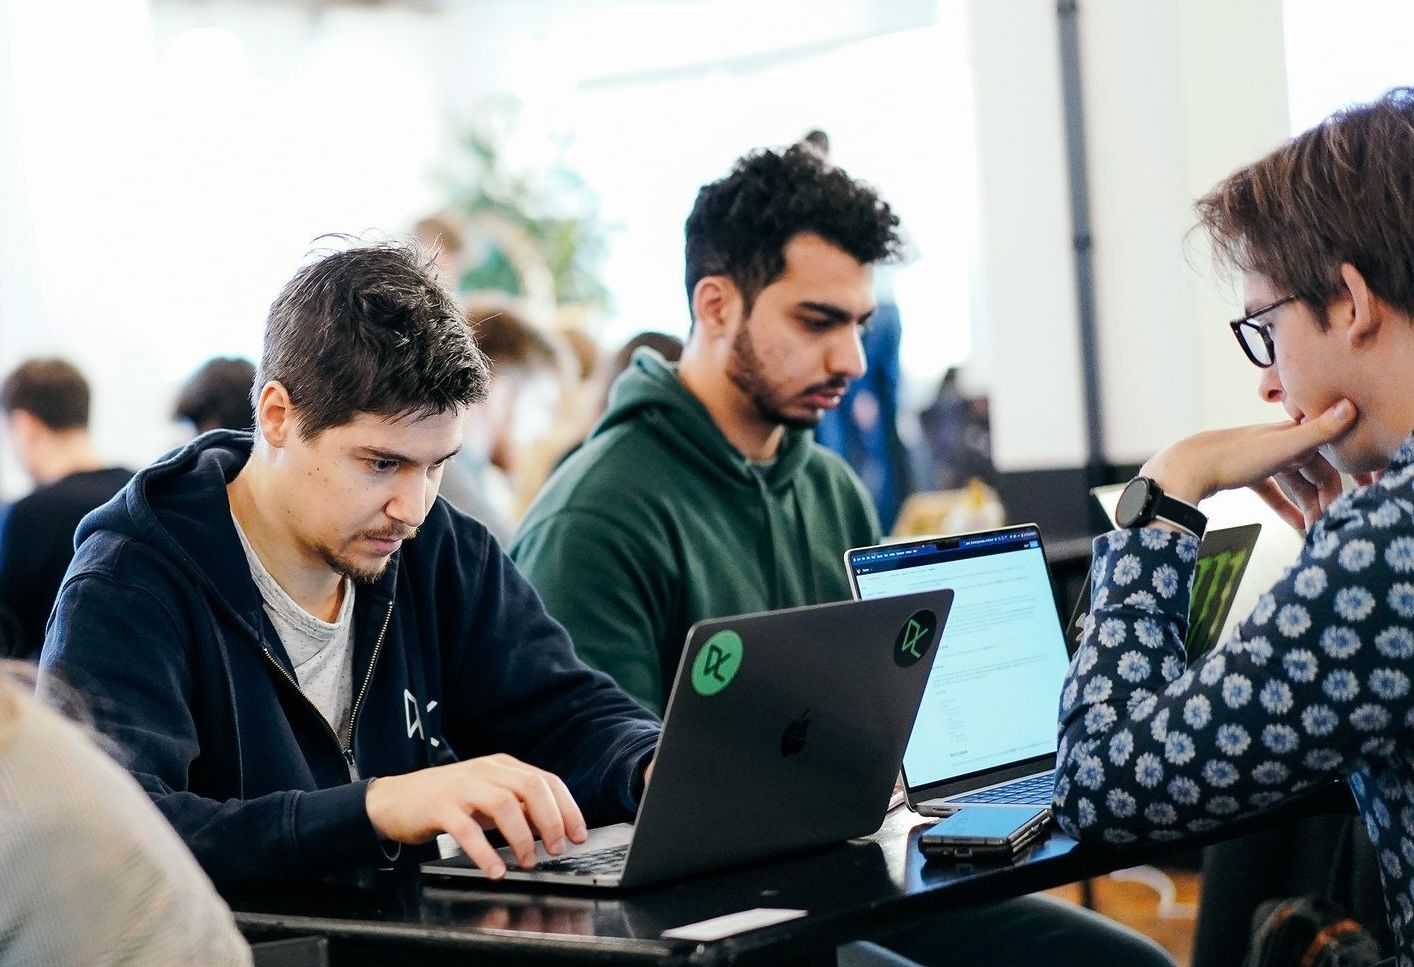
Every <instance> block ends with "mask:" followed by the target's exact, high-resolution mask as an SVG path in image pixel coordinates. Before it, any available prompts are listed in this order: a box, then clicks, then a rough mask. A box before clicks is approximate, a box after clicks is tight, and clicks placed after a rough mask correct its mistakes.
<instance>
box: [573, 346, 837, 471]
mask: <svg viewBox="0 0 1414 967" xmlns="http://www.w3.org/2000/svg"><path fill="white" fill-rule="evenodd" d="M629 422H637V423H640V425H644V426H647V427H650V428H653V427H657V428H658V429H659V436H660V437H661V438H662V439H663V440H664V441H665V442H666V443H667V445H668V446H669V447H670V448H671V449H672V450H673V451H674V452H675V455H676V456H677V457H678V458H679V459H681V460H682V461H683V462H685V463H688V464H690V465H691V466H692V467H693V468H694V469H696V470H697V471H698V472H700V473H702V474H704V475H707V476H710V477H713V478H717V479H719V480H722V481H724V482H728V483H732V484H735V485H737V486H740V487H742V488H745V489H749V490H753V491H754V490H756V489H757V488H758V487H759V486H760V483H759V482H758V481H764V483H765V486H766V489H767V490H769V491H771V492H773V493H779V492H780V491H782V490H784V489H786V488H787V487H789V486H790V484H791V481H792V479H793V478H794V476H795V474H796V472H797V471H798V470H800V468H801V467H802V466H803V465H804V464H805V462H806V461H807V460H808V459H809V458H810V453H811V448H812V447H814V445H815V443H814V439H813V437H812V434H811V432H810V431H809V430H795V429H787V430H786V432H785V435H784V436H783V437H782V439H781V446H780V449H779V450H778V451H777V452H776V459H775V460H773V461H772V462H771V464H770V465H769V466H760V465H753V464H752V463H751V461H749V460H748V459H747V458H746V457H745V456H744V455H743V454H742V453H741V451H740V450H738V449H737V448H736V447H734V446H732V444H731V443H730V441H728V440H727V438H726V437H725V436H724V435H723V434H722V431H721V430H720V429H718V427H717V424H716V423H714V422H713V421H712V416H711V414H710V413H708V412H707V408H706V407H705V406H703V405H702V402H701V401H700V400H699V399H698V398H697V397H696V396H694V395H692V392H691V391H690V390H689V389H688V388H687V387H686V386H684V385H683V383H682V380H680V379H678V370H677V367H676V366H674V365H672V364H670V363H668V362H667V361H666V360H664V359H663V357H662V356H661V355H659V354H658V353H657V352H654V351H653V350H652V349H649V348H647V347H644V348H640V349H638V350H637V351H636V352H635V353H634V354H633V359H632V360H631V361H630V363H629V366H628V369H626V370H624V372H623V374H622V375H620V376H619V378H618V379H616V380H615V381H614V385H613V388H612V389H611V390H610V392H609V407H608V410H607V411H606V412H605V413H604V416H603V417H602V418H601V419H600V421H599V423H598V425H597V426H595V427H594V431H593V432H592V433H591V434H590V439H593V438H594V437H597V436H600V435H602V434H605V433H608V432H609V431H610V430H612V429H613V428H614V427H617V426H619V425H620V424H623V423H629Z"/></svg>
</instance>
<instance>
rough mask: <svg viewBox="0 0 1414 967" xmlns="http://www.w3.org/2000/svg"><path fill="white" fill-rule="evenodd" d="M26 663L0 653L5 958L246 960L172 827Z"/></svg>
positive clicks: (0, 917)
mask: <svg viewBox="0 0 1414 967" xmlns="http://www.w3.org/2000/svg"><path fill="white" fill-rule="evenodd" d="M23 674H24V671H23V670H22V669H11V668H7V667H6V666H5V665H4V664H0V870H4V871H5V872H4V880H5V889H4V890H3V891H0V963H4V964H115V965H132V967H146V965H155V967H164V965H170V967H178V965H187V964H193V965H211V967H218V965H220V967H227V965H230V967H236V965H242V964H249V963H250V962H251V952H250V948H249V947H247V946H246V942H245V941H244V940H243V939H242V938H241V935H240V933H239V932H238V931H237V930H236V925H235V922H234V921H233V920H232V918H231V911H230V910H229V909H227V908H226V905H225V903H223V902H222V900H221V898H220V897H218V896H217V895H216V891H215V889H214V888H213V887H212V884H211V881H210V880H209V879H207V877H206V876H205V874H203V873H202V872H201V868H200V867H198V866H197V864H196V861H195V860H193V859H192V855H191V853H189V852H188V851H187V848H186V847H185V846H183V845H182V841H181V839H180V838H179V837H178V836H177V834H176V833H175V832H174V831H173V830H172V827H171V826H169V825H168V824H167V821H166V820H165V819H163V818H162V815H161V814H160V813H158V811H157V810H156V809H154V808H153V806H152V803H151V802H150V801H149V800H148V798H147V796H146V795H144V794H143V791H142V789H140V788H139V787H138V785H137V783H135V782H134V781H133V778H132V776H130V775H128V774H127V773H126V772H125V771H124V770H123V769H122V767H121V766H119V765H118V764H117V763H115V762H113V761H112V760H111V759H110V758H109V757H108V756H107V755H105V754H104V753H103V752H102V751H101V750H100V749H99V748H97V747H96V746H95V744H94V742H93V738H92V736H90V735H89V734H87V733H85V731H84V730H83V729H82V728H81V727H80V726H78V725H76V724H74V723H73V722H71V721H69V720H68V719H66V718H64V717H63V716H61V715H60V714H59V713H58V712H57V711H55V710H53V709H51V708H47V707H46V706H44V705H43V704H41V703H40V702H39V701H37V700H36V699H35V698H34V697H33V696H32V695H31V694H30V692H31V691H32V685H31V683H30V682H29V681H27V680H25V679H24V678H23V677H22V676H23Z"/></svg>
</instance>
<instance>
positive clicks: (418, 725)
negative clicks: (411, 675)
mask: <svg viewBox="0 0 1414 967" xmlns="http://www.w3.org/2000/svg"><path fill="white" fill-rule="evenodd" d="M436 707H437V702H436V700H435V699H434V700H433V701H431V702H428V703H427V711H429V712H430V711H432V710H433V709H434V708H436ZM403 713H404V714H405V715H406V716H407V723H408V738H409V739H410V738H412V737H413V736H414V735H418V736H420V737H422V738H423V739H426V740H427V741H428V742H431V743H432V748H434V749H435V748H438V747H439V746H441V744H442V743H441V742H439V741H438V740H437V739H436V738H431V739H428V738H427V733H425V732H423V731H422V713H421V712H419V711H418V709H417V696H415V695H413V693H412V692H410V691H408V690H407V689H406V688H405V689H403Z"/></svg>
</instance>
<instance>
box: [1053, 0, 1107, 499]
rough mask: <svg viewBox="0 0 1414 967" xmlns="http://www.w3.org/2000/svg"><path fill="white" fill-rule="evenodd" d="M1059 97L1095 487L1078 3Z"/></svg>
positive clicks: (1102, 462)
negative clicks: (1060, 100)
mask: <svg viewBox="0 0 1414 967" xmlns="http://www.w3.org/2000/svg"><path fill="white" fill-rule="evenodd" d="M1056 13H1057V16H1058V21H1059V26H1060V62H1061V96H1062V98H1063V104H1064V110H1065V155H1066V173H1067V177H1068V181H1069V183H1070V221H1071V232H1072V235H1071V249H1072V251H1073V253H1074V256H1075V302H1076V309H1077V310H1078V315H1079V321H1080V365H1081V374H1080V375H1081V380H1082V381H1083V384H1084V386H1085V443H1086V460H1085V469H1086V476H1087V477H1088V478H1089V485H1090V486H1092V487H1094V486H1098V485H1099V484H1102V483H1108V482H1109V480H1108V473H1109V464H1108V461H1106V459H1105V432H1104V431H1105V426H1104V411H1103V409H1102V407H1101V401H1100V345H1099V338H1098V334H1097V332H1096V329H1095V268H1094V261H1093V256H1094V246H1093V244H1092V240H1091V235H1090V188H1089V165H1088V162H1087V161H1086V158H1085V108H1084V97H1083V96H1082V90H1081V84H1080V10H1079V3H1078V0H1059V2H1058V3H1057V4H1056Z"/></svg>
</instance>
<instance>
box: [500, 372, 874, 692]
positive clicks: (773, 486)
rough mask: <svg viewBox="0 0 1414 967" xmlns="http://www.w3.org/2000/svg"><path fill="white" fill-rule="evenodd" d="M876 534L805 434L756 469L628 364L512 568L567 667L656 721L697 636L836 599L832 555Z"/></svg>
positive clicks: (538, 504) (853, 482)
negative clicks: (552, 627) (718, 622)
mask: <svg viewBox="0 0 1414 967" xmlns="http://www.w3.org/2000/svg"><path fill="white" fill-rule="evenodd" d="M878 533H879V525H878V522H877V521H876V519H875V516H874V511H873V508H872V507H871V506H870V504H869V501H868V498H867V497H866V496H865V493H864V490H863V488H862V487H861V486H860V484H859V481H858V480H857V479H856V478H855V476H854V474H853V473H852V472H851V471H850V469H849V467H847V466H846V465H845V463H844V461H842V460H840V459H839V458H838V457H837V456H835V455H834V454H833V453H830V452H829V451H827V450H825V449H824V448H822V447H820V446H819V445H818V444H816V443H815V441H814V439H813V438H812V436H811V433H810V431H808V430H787V431H786V434H785V437H784V439H783V440H782V441H781V447H780V450H779V452H778V453H777V456H776V459H775V461H774V462H773V463H771V464H770V465H769V466H763V465H760V464H753V463H751V462H750V461H748V460H747V459H746V458H745V457H744V456H742V454H741V453H740V452H739V451H738V450H737V449H736V448H735V447H733V446H732V445H731V444H730V443H728V442H727V438H726V437H725V436H723V435H722V431H721V430H719V429H718V428H717V425H716V424H715V423H714V422H712V417H711V416H710V415H709V414H708V412H707V409H706V408H705V407H704V406H703V405H702V404H701V403H700V402H699V401H698V399H697V398H696V397H695V396H693V395H692V393H691V392H689V391H688V389H687V388H686V387H685V386H683V384H682V383H681V382H680V381H679V380H678V378H677V372H676V370H675V369H674V368H672V367H670V366H669V365H668V364H667V363H665V362H664V361H663V358H662V357H661V356H659V355H657V354H656V353H653V352H652V351H651V350H639V351H638V352H637V353H636V354H635V355H634V358H633V362H632V364H631V365H630V366H629V368H628V370H627V371H626V372H625V373H624V374H623V375H622V376H620V377H619V379H618V380H617V381H616V382H615V383H614V387H613V391H612V393H611V394H610V399H609V410H608V412H607V413H605V415H604V417H603V419H602V420H600V422H599V424H598V425H597V426H596V427H595V428H594V431H593V433H591V434H590V436H589V439H588V440H586V441H585V443H584V446H583V447H581V448H580V449H579V450H578V451H577V452H575V453H574V454H573V455H572V456H570V457H569V458H568V459H567V460H566V461H565V462H564V463H563V464H562V465H561V466H560V468H559V469H558V470H557V471H556V472H555V473H554V475H553V476H551V478H550V479H549V481H548V482H547V483H546V484H545V488H544V490H542V491H541V493H540V495H539V496H538V497H537V498H536V500H535V503H534V504H532V505H531V508H530V511H529V513H528V514H527V515H526V518H525V520H524V522H522V524H521V527H520V530H519V532H518V533H517V535H516V539H515V541H514V543H513V544H512V545H511V557H512V558H514V560H515V562H516V564H517V565H518V566H519V567H520V569H521V570H522V571H523V572H524V573H525V575H526V577H528V578H529V579H530V582H531V583H532V584H533V585H534V586H535V588H536V590H538V591H539V592H540V595H541V596H542V597H543V598H544V600H545V605H546V607H547V609H548V610H549V612H550V614H551V615H553V616H554V617H555V618H557V619H559V620H560V621H561V622H562V623H563V624H564V625H565V627H566V628H568V629H569V633H570V638H571V639H572V640H573V641H574V645H575V650H576V651H578V652H579V655H580V657H581V658H583V659H584V660H585V661H586V662H587V663H588V664H590V665H593V666H595V667H596V668H600V669H602V670H604V671H605V672H608V673H609V674H610V675H612V676H613V677H614V678H615V679H617V680H618V682H619V684H620V685H621V686H622V687H623V688H624V689H625V690H627V691H628V692H629V693H630V694H631V695H633V696H634V697H635V698H637V699H638V700H639V701H641V702H643V703H644V704H645V705H647V706H648V707H649V708H652V709H655V710H656V711H658V712H660V713H661V712H662V710H663V705H664V704H665V702H666V700H667V694H668V690H669V689H670V688H671V687H672V682H673V678H674V676H675V675H676V673H677V666H678V659H679V657H680V656H681V654H682V647H683V643H684V640H685V638H686V637H687V630H688V628H690V627H691V626H692V624H693V623H694V622H696V621H700V620H703V619H705V618H717V617H722V616H724V615H732V614H744V613H748V612H754V611H768V610H774V609H777V608H788V607H794V606H797V605H803V604H818V603H822V602H826V601H838V600H841V599H844V598H848V597H849V581H848V579H847V578H846V576H845V570H844V562H843V554H844V552H845V550H847V549H848V548H850V547H858V546H861V545H865V544H872V543H875V541H876V539H877V538H878Z"/></svg>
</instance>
